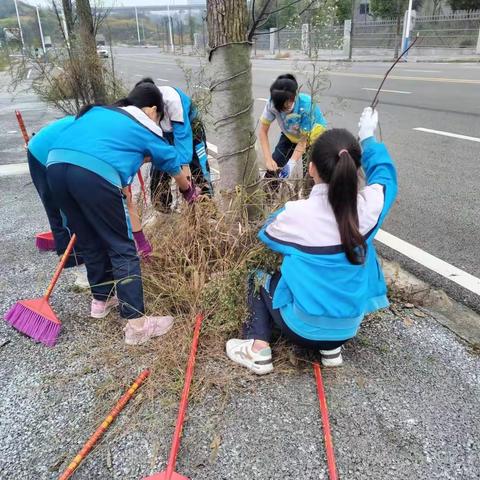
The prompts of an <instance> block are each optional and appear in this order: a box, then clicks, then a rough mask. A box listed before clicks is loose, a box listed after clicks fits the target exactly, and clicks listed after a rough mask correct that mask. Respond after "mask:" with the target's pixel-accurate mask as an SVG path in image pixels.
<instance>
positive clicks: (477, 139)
mask: <svg viewBox="0 0 480 480" xmlns="http://www.w3.org/2000/svg"><path fill="white" fill-rule="evenodd" d="M414 130H416V131H417V132H426V133H434V134H435V135H443V136H444V137H452V138H459V139H460V140H470V141H472V142H480V138H477V137H469V136H468V135H460V134H459V133H451V132H443V131H442V130H432V129H430V128H422V127H417V128H414Z"/></svg>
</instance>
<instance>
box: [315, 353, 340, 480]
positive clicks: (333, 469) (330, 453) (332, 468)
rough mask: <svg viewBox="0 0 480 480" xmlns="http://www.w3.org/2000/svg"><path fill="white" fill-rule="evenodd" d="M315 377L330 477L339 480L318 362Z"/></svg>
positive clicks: (331, 479) (332, 479)
mask: <svg viewBox="0 0 480 480" xmlns="http://www.w3.org/2000/svg"><path fill="white" fill-rule="evenodd" d="M313 371H314V372H315V379H316V381H317V392H318V400H319V402H320V412H321V414H322V426H323V437H324V438H325V451H326V453H327V466H328V478H329V479H330V480H338V474H337V466H336V465H335V452H334V449H333V440H332V433H331V431H330V420H329V419H328V407H327V398H326V397H325V389H324V388H323V379H322V371H321V370H320V365H319V364H318V363H316V362H315V363H314V364H313Z"/></svg>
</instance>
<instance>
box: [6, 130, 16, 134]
mask: <svg viewBox="0 0 480 480" xmlns="http://www.w3.org/2000/svg"><path fill="white" fill-rule="evenodd" d="M7 133H8V134H9V135H11V134H13V133H17V131H16V130H9V131H8V132H7Z"/></svg>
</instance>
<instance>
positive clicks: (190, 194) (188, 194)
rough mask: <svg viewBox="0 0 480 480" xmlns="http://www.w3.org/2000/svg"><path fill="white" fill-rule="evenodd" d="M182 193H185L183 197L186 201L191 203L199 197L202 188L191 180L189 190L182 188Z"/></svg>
mask: <svg viewBox="0 0 480 480" xmlns="http://www.w3.org/2000/svg"><path fill="white" fill-rule="evenodd" d="M180 193H181V194H182V195H183V198H184V199H185V200H186V202H187V203H188V204H189V205H191V204H192V203H193V202H195V201H196V200H197V199H198V196H199V195H200V189H199V188H198V187H196V186H195V185H194V184H193V182H191V183H190V187H189V188H188V190H185V191H182V190H180Z"/></svg>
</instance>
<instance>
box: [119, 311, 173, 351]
mask: <svg viewBox="0 0 480 480" xmlns="http://www.w3.org/2000/svg"><path fill="white" fill-rule="evenodd" d="M172 325H173V317H170V316H166V317H146V316H145V317H141V318H133V319H132V320H129V321H128V323H127V326H126V327H125V328H124V329H123V331H124V332H125V343H126V344H127V345H142V344H144V343H146V342H148V341H149V340H150V339H151V338H153V337H159V336H160V335H164V334H165V333H167V332H168V331H169V330H170V328H172Z"/></svg>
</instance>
